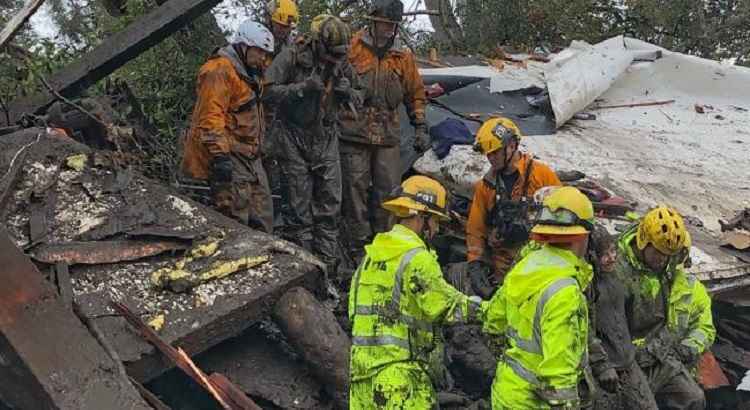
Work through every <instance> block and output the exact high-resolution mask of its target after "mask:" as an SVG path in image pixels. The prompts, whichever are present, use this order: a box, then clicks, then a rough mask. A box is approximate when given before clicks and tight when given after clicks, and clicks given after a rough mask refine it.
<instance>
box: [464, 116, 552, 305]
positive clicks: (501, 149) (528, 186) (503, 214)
mask: <svg viewBox="0 0 750 410" xmlns="http://www.w3.org/2000/svg"><path fill="white" fill-rule="evenodd" d="M520 142H521V130H519V129H518V126H516V124H515V123H514V122H513V121H511V120H509V119H507V118H492V119H489V120H487V121H486V122H485V123H484V124H482V126H481V127H480V128H479V131H477V140H476V144H475V146H474V148H475V150H477V151H480V152H481V153H483V154H484V155H486V156H487V160H488V161H489V162H490V165H491V168H490V171H489V172H488V173H487V174H486V175H485V176H484V177H483V178H482V179H481V180H479V181H477V183H476V184H475V185H474V198H473V199H472V202H471V209H470V210H469V220H468V222H467V224H466V247H467V249H468V253H467V255H466V259H467V260H468V262H469V277H470V278H471V282H472V287H473V288H474V291H475V292H477V294H478V295H480V296H482V297H485V298H489V297H490V296H491V294H492V292H493V291H494V290H495V287H496V285H497V283H501V282H502V278H503V276H504V275H505V274H506V272H507V271H508V270H509V269H510V267H511V264H512V263H513V260H514V259H515V258H516V255H517V254H518V251H519V250H520V248H521V247H522V246H523V244H524V243H526V240H527V239H528V234H529V232H528V231H529V229H530V222H529V220H528V212H529V204H530V202H531V197H532V195H533V194H534V193H535V192H537V191H538V190H539V189H540V188H542V187H546V186H559V185H561V184H560V180H559V179H558V178H557V175H555V173H554V171H552V170H551V169H550V168H549V167H548V166H547V165H545V164H543V163H542V162H540V161H537V160H534V159H533V158H532V156H531V155H529V154H526V153H523V152H521V151H519V150H518V147H519V144H520ZM490 277H492V279H493V280H492V281H490ZM491 282H494V283H491Z"/></svg>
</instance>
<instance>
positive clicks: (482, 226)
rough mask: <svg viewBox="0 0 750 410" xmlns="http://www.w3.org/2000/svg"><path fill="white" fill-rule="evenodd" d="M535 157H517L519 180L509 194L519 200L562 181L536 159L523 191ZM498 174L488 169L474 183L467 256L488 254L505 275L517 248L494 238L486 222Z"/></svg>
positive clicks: (488, 257)
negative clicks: (504, 246)
mask: <svg viewBox="0 0 750 410" xmlns="http://www.w3.org/2000/svg"><path fill="white" fill-rule="evenodd" d="M531 161H532V158H531V156H530V155H528V154H525V153H521V157H520V158H519V160H518V175H519V177H518V180H516V183H515V185H513V191H512V192H511V195H510V198H511V199H512V200H519V199H521V197H523V196H526V197H527V198H531V197H532V196H533V195H534V192H536V191H537V190H538V189H539V188H542V187H545V186H558V185H562V184H561V183H560V179H559V178H557V175H556V174H555V172H554V171H552V169H550V168H549V167H548V166H547V165H545V164H543V163H542V162H540V161H536V160H533V161H534V166H533V168H532V169H531V175H529V184H528V188H527V190H526V192H521V191H522V190H523V187H524V181H525V177H526V169H527V168H528V166H529V163H530V162H531ZM496 192H497V191H496V190H495V175H494V174H493V173H492V172H488V173H487V175H485V176H484V178H482V179H480V180H479V181H477V182H476V184H475V185H474V199H473V200H472V202H471V209H470V210H469V220H468V223H467V224H466V247H467V248H468V249H467V251H468V252H467V254H466V259H467V260H468V261H469V262H471V261H475V260H478V259H482V258H483V257H485V260H487V259H488V260H489V261H490V262H491V265H492V269H493V271H494V272H495V274H496V275H503V274H505V271H507V269H508V268H509V267H510V265H511V263H512V262H513V258H515V256H516V253H517V251H518V249H507V248H503V246H502V244H501V243H496V241H494V240H492V237H493V236H494V235H490V233H488V227H487V222H488V221H489V215H488V213H489V212H490V211H491V210H492V208H493V207H494V206H495V195H496ZM485 249H487V250H489V255H485Z"/></svg>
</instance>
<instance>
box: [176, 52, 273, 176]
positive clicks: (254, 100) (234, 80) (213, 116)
mask: <svg viewBox="0 0 750 410" xmlns="http://www.w3.org/2000/svg"><path fill="white" fill-rule="evenodd" d="M260 87H261V86H260V81H258V80H257V79H256V78H251V77H250V76H249V75H248V73H247V71H246V70H245V68H244V64H243V63H241V62H240V61H239V57H237V55H236V53H235V52H234V49H233V48H232V46H231V45H229V46H226V47H224V48H221V49H219V50H217V52H215V53H214V55H213V56H211V58H209V60H208V61H207V62H206V63H205V64H203V66H202V67H201V69H200V71H199V73H198V80H197V86H196V94H197V96H198V98H197V101H196V103H195V108H194V109H193V117H192V122H191V124H190V131H189V132H188V135H187V138H186V140H185V153H184V156H183V158H182V170H183V172H184V173H185V175H186V176H189V177H192V178H196V179H208V177H209V167H210V164H211V160H212V159H213V157H214V156H216V155H218V154H229V153H235V154H238V155H241V156H245V157H248V158H254V157H256V156H257V155H258V150H259V147H260V144H261V143H262V139H263V134H264V131H265V123H264V117H263V107H262V106H261V104H260V99H259V98H258V95H259V94H261V93H262V90H261V88H260Z"/></svg>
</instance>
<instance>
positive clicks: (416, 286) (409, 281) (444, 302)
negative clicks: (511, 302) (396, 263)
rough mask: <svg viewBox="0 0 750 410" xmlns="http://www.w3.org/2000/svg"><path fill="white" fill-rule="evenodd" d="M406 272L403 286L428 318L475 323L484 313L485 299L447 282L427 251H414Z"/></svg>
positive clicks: (433, 321)
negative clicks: (460, 289) (464, 291)
mask: <svg viewBox="0 0 750 410" xmlns="http://www.w3.org/2000/svg"><path fill="white" fill-rule="evenodd" d="M407 272H408V273H409V274H408V275H406V277H405V278H404V280H405V281H406V283H404V286H405V287H406V288H407V289H409V292H410V293H411V294H412V295H414V299H415V301H416V304H417V305H418V307H419V310H420V311H421V312H422V314H423V315H424V317H425V318H426V319H427V320H428V321H429V322H431V323H446V324H452V323H478V322H481V321H482V320H483V318H484V317H485V314H486V311H487V302H484V301H482V300H481V299H480V298H479V297H477V296H472V297H469V296H466V295H464V294H463V293H461V292H459V291H458V290H457V289H456V288H454V287H453V286H451V285H450V284H448V282H446V281H445V279H444V278H443V273H442V271H441V270H440V265H439V264H438V263H437V260H435V259H434V258H433V257H432V256H431V255H429V254H428V253H427V252H422V253H420V254H419V255H417V256H416V257H415V258H414V260H413V261H412V263H410V264H409V269H408V270H407Z"/></svg>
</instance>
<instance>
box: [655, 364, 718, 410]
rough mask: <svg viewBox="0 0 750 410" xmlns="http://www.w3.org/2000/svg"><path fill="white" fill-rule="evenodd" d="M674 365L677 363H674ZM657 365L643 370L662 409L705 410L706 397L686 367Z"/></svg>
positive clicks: (680, 365)
mask: <svg viewBox="0 0 750 410" xmlns="http://www.w3.org/2000/svg"><path fill="white" fill-rule="evenodd" d="M673 363H676V361H674V362H673ZM678 366H679V368H675V367H674V366H670V365H664V364H656V365H654V366H651V367H647V368H645V369H643V372H644V373H646V376H647V377H648V381H649V384H650V385H651V388H652V390H653V392H654V394H655V396H656V402H657V403H658V404H659V408H660V409H666V410H703V409H705V408H706V396H705V395H704V393H703V389H701V387H700V386H699V385H698V382H697V381H695V378H694V377H693V376H692V375H691V374H690V371H689V370H688V369H687V368H686V367H685V365H683V364H681V363H679V364H678Z"/></svg>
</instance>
